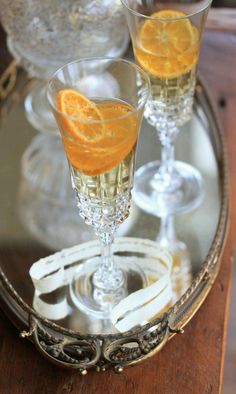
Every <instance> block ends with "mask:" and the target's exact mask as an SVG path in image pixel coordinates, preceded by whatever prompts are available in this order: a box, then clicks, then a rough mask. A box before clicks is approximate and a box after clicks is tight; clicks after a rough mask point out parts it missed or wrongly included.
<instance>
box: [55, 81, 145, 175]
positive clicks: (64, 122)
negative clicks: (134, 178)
mask: <svg viewBox="0 0 236 394" xmlns="http://www.w3.org/2000/svg"><path fill="white" fill-rule="evenodd" d="M57 106H58V109H59V110H60V112H61V113H63V115H61V116H59V119H58V120H59V123H60V126H61V129H62V137H63V142H64V146H65V150H66V153H67V157H68V159H69V161H70V163H71V165H72V166H73V167H74V168H76V169H77V170H78V171H79V172H82V173H84V174H85V175H89V176H97V175H100V174H102V173H105V172H107V171H109V170H110V169H112V168H113V167H116V166H117V165H118V164H119V163H121V162H122V160H124V159H125V158H126V156H127V155H128V154H129V153H130V152H131V150H132V148H133V147H134V145H135V143H136V140H137V135H138V124H137V120H136V117H135V115H134V113H133V108H132V107H131V106H129V105H128V104H126V103H121V102H114V101H109V100H105V101H103V102H102V101H100V102H98V103H97V104H95V103H93V102H92V101H90V100H89V99H88V98H87V97H85V96H83V95H82V94H81V93H80V92H78V91H75V90H73V89H66V90H61V91H60V92H59V93H58V97H57ZM65 115H66V116H65ZM74 119H79V120H78V121H77V120H74ZM88 120H98V121H99V122H98V123H96V122H91V123H88V122H86V121H88ZM100 121H101V122H100Z"/></svg>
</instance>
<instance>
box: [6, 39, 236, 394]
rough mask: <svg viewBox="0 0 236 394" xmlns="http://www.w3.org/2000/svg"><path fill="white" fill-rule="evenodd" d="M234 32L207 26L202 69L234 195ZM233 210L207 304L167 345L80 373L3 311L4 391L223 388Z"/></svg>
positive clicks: (201, 393) (175, 392)
mask: <svg viewBox="0 0 236 394" xmlns="http://www.w3.org/2000/svg"><path fill="white" fill-rule="evenodd" d="M235 62H236V36H234V35H232V34H222V33H213V32H209V33H207V34H206V35H205V37H204V45H203V49H202V56H201V67H200V68H201V72H202V74H203V77H204V79H205V81H206V82H207V84H208V86H209V87H210V89H211V92H212V94H211V95H212V97H213V101H214V102H215V104H216V105H217V106H218V111H219V115H220V118H221V121H222V124H223V126H224V137H225V141H226V144H227V150H228V158H229V171H230V182H231V195H232V196H233V195H235V194H236V151H235V150H236V116H235V112H236V72H235V70H236V64H235ZM235 227H236V211H235V209H234V211H233V210H231V214H230V228H229V233H228V238H227V243H226V245H225V250H224V254H223V258H222V266H221V270H220V273H219V276H218V278H217V280H216V282H215V284H214V286H213V288H212V290H211V292H210V294H209V296H208V297H207V299H206V301H205V302H204V304H203V306H202V307H201V308H200V310H199V311H198V313H197V314H196V315H195V317H194V318H193V319H192V320H191V322H190V323H189V324H188V325H187V327H186V329H185V333H184V335H180V336H175V337H174V338H173V339H172V340H171V341H170V342H169V343H168V344H167V345H166V346H165V347H164V349H163V350H162V351H161V352H160V353H159V354H157V355H156V356H154V357H152V358H150V359H148V360H147V361H145V362H143V363H141V364H139V365H136V366H134V367H132V368H128V369H126V370H125V371H124V372H123V373H122V374H121V375H116V374H115V373H114V372H106V373H100V374H98V373H96V372H89V373H88V375H87V376H85V377H81V376H80V375H79V374H78V373H76V372H71V371H65V370H61V369H59V368H58V367H55V366H54V365H52V364H50V363H49V362H48V361H46V360H45V359H44V358H42V356H41V355H40V354H38V353H37V352H36V351H35V349H34V347H33V345H32V344H31V343H29V342H27V340H23V339H20V338H19V336H18V332H17V330H16V329H15V328H14V327H13V326H12V324H11V323H10V322H9V321H8V320H7V319H6V317H5V316H4V315H3V313H2V314H1V319H0V394H59V393H60V394H67V393H69V394H82V393H83V394H95V393H96V394H102V393H103V394H106V393H113V392H116V393H118V394H120V393H127V394H144V393H147V394H189V393H190V394H210V393H220V392H221V387H222V379H223V366H224V353H225V342H226V332H227V319H228V304H229V290H230V278H231V267H232V258H233V252H234V244H235V233H234V231H235Z"/></svg>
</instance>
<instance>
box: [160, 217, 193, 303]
mask: <svg viewBox="0 0 236 394" xmlns="http://www.w3.org/2000/svg"><path fill="white" fill-rule="evenodd" d="M156 241H157V243H158V244H159V245H160V246H161V247H163V248H165V249H166V250H168V252H169V253H170V254H171V255H172V258H173V268H172V288H173V302H175V301H177V300H178V299H179V298H180V297H181V295H182V294H183V293H184V292H185V290H186V289H187V288H188V287H189V286H190V283H191V280H192V270H191V261H190V255H189V251H188V248H187V246H186V244H185V243H184V242H182V241H179V240H178V238H177V236H176V232H175V223H174V216H164V217H162V218H161V222H160V230H159V233H158V235H157V238H156Z"/></svg>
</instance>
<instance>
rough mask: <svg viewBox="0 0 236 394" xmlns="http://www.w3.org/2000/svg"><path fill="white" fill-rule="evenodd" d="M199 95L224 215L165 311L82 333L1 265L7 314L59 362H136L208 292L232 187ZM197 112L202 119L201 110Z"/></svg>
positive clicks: (204, 96) (208, 105)
mask: <svg viewBox="0 0 236 394" xmlns="http://www.w3.org/2000/svg"><path fill="white" fill-rule="evenodd" d="M199 101H201V105H202V107H203V108H204V109H205V111H207V112H208V115H209V121H210V123H212V124H214V128H215V129H216V130H217V133H214V135H213V136H211V137H212V140H213V144H214V149H215V152H216V155H217V159H218V169H219V173H220V188H221V191H222V199H221V208H220V219H219V223H218V226H217V231H216V234H215V238H214V241H213V243H212V246H211V248H210V250H209V253H208V256H207V258H206V260H205V262H204V263H203V265H202V267H201V270H200V271H199V273H198V275H197V276H196V277H195V279H194V280H193V282H192V284H191V286H190V287H189V288H188V290H187V291H186V292H185V293H184V294H183V296H182V297H181V298H180V299H179V301H178V302H177V303H176V304H175V305H174V306H173V307H171V308H170V309H169V310H168V312H167V313H165V314H163V315H162V316H160V317H159V318H156V319H155V320H154V321H152V322H151V323H149V324H146V325H145V326H143V327H139V328H137V329H133V330H130V331H128V332H126V333H123V334H113V335H98V336H95V335H86V336H85V335H80V334H79V333H76V332H74V331H72V330H68V329H63V328H62V327H60V326H58V325H57V324H55V323H52V322H51V321H49V320H47V319H45V318H43V317H42V316H40V315H39V314H37V313H36V312H35V311H34V310H33V309H32V308H30V307H29V306H28V305H27V304H26V303H25V302H24V301H23V300H22V299H21V298H20V297H19V295H18V294H17V292H16V291H15V290H14V288H13V286H12V285H11V283H10V282H9V281H8V279H7V278H6V276H5V275H4V273H3V271H2V270H1V268H0V285H1V295H2V300H3V301H4V303H5V304H7V306H8V309H9V312H10V315H9V317H10V318H11V320H13V321H14V323H15V324H16V325H17V327H18V328H19V329H21V327H22V325H23V324H25V325H26V330H27V331H22V332H21V334H20V335H21V337H25V338H28V339H29V340H31V341H32V342H33V343H34V344H35V346H36V348H37V349H38V350H39V351H40V352H41V353H42V354H43V355H44V356H45V357H46V358H47V359H49V360H50V361H52V362H54V363H55V364H57V365H60V366H63V367H67V368H73V369H77V370H78V371H79V372H80V373H81V374H82V375H84V374H86V373H87V370H89V369H91V368H96V370H97V371H100V370H102V371H103V370H106V369H107V368H108V367H112V368H113V369H114V371H116V372H121V371H122V370H123V367H124V366H128V365H133V364H134V363H137V362H140V361H142V360H144V359H145V358H147V357H150V356H151V355H153V354H154V353H156V352H157V351H159V350H160V349H161V348H162V347H163V346H164V345H165V343H166V341H167V340H168V339H170V338H171V337H172V336H173V335H174V334H175V333H182V332H183V327H184V326H185V325H186V324H187V322H188V321H189V320H190V319H191V317H192V316H193V315H194V314H195V313H196V311H197V310H198V309H199V307H200V306H201V304H202V303H203V301H204V300H205V298H206V296H207V294H208V293H209V291H210V289H211V287H212V285H213V283H214V281H215V278H216V276H217V273H218V271H219V268H220V256H221V253H222V250H223V245H224V241H225V239H226V229H227V220H228V195H229V193H228V176H227V163H226V155H225V148H224V142H223V137H222V133H221V129H220V126H219V120H218V118H217V115H216V112H215V110H214V108H213V106H212V102H211V100H210V98H209V94H208V93H207V92H206V90H205V89H204V88H203V84H202V83H201V82H199V83H198V86H197V89H196V102H199ZM199 118H200V121H201V114H199ZM209 132H210V130H209ZM27 318H28V324H27ZM131 344H132V345H131Z"/></svg>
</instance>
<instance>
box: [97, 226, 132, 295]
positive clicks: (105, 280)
mask: <svg viewBox="0 0 236 394" xmlns="http://www.w3.org/2000/svg"><path fill="white" fill-rule="evenodd" d="M98 236H99V239H100V243H101V256H102V261H101V265H100V267H99V269H98V270H97V271H96V272H95V273H94V275H93V284H94V286H96V287H98V288H101V289H103V290H106V292H107V293H109V292H111V291H114V290H117V289H119V288H120V287H122V286H123V285H124V281H125V279H124V274H123V272H122V270H120V269H118V268H117V267H116V264H115V262H114V256H113V253H112V244H113V240H114V231H112V232H110V233H108V232H104V233H100V234H98Z"/></svg>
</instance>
